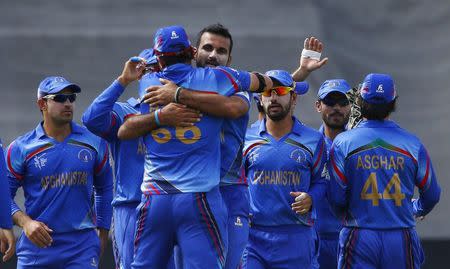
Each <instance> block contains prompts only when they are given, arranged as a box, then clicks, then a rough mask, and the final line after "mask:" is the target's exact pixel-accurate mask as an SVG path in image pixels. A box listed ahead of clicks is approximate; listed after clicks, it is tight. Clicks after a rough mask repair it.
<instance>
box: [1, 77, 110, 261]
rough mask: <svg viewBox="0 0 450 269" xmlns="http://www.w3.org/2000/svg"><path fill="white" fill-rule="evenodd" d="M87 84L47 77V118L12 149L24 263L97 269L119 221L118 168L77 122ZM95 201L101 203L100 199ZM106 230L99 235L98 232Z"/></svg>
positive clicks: (42, 100)
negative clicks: (115, 216) (114, 217)
mask: <svg viewBox="0 0 450 269" xmlns="http://www.w3.org/2000/svg"><path fill="white" fill-rule="evenodd" d="M80 91H81V89H80V87H79V86H78V85H76V84H74V83H71V82H69V81H67V80H66V79H65V78H63V77H57V76H52V77H47V78H45V79H44V80H43V81H42V82H41V83H40V84H39V88H38V92H37V98H38V100H37V104H38V106H39V109H40V111H41V113H42V115H43V121H42V122H41V123H39V124H38V125H37V127H36V128H35V129H34V130H32V131H30V132H28V133H26V134H25V135H22V136H20V137H18V138H17V139H16V140H14V141H13V142H12V143H11V144H10V146H9V148H8V151H7V158H6V160H7V166H8V176H9V183H10V188H11V196H12V198H13V199H14V196H15V195H16V191H17V189H18V188H20V187H22V188H23V191H24V194H25V211H24V212H23V211H22V210H20V208H19V207H18V206H17V204H16V203H15V202H12V206H11V207H12V208H11V209H12V216H13V220H14V223H15V224H16V225H18V226H20V227H21V228H22V229H23V233H22V235H21V236H20V238H19V240H18V243H17V256H18V263H17V268H20V269H22V268H61V269H63V268H65V269H67V268H70V269H75V268H77V269H78V268H79V269H82V268H84V269H86V268H97V267H98V261H99V256H100V253H101V251H102V250H103V248H104V247H105V245H106V243H107V240H108V230H109V227H110V224H111V214H112V209H111V201H112V171H111V167H110V164H109V153H108V147H107V144H106V142H105V141H104V140H102V139H100V138H99V137H97V136H95V135H93V134H92V133H90V132H89V131H88V130H87V129H86V128H84V127H81V126H79V125H78V124H76V123H74V122H73V121H72V118H73V110H74V105H75V103H74V102H75V100H76V97H77V93H79V92H80ZM92 199H94V204H93V202H92ZM97 232H98V235H97Z"/></svg>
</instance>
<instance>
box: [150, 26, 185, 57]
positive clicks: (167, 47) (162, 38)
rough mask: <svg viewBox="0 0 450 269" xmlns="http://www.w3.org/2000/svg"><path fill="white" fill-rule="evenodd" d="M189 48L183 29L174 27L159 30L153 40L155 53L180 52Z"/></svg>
mask: <svg viewBox="0 0 450 269" xmlns="http://www.w3.org/2000/svg"><path fill="white" fill-rule="evenodd" d="M190 46H191V42H190V41H189V38H188V36H187V34H186V31H185V30H184V28H183V27H181V26H178V25H174V26H168V27H163V28H159V29H158V31H156V34H155V39H154V47H153V49H154V50H155V53H157V54H158V53H171V52H172V53H175V52H181V51H183V50H185V49H186V48H189V47H190Z"/></svg>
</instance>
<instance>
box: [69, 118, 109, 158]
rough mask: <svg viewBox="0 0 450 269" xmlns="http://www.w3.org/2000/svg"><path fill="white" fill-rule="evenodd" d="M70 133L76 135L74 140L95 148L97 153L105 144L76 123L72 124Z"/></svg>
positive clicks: (101, 139)
mask: <svg viewBox="0 0 450 269" xmlns="http://www.w3.org/2000/svg"><path fill="white" fill-rule="evenodd" d="M72 129H73V130H72V133H75V134H77V136H76V139H77V140H78V141H80V142H82V143H85V144H87V145H90V146H91V147H93V148H95V149H96V150H97V151H98V150H99V149H101V145H102V144H104V143H106V141H105V140H104V139H103V138H101V137H99V136H97V135H95V134H94V133H92V132H91V131H89V130H88V129H87V128H86V127H84V126H81V125H79V124H77V123H75V122H74V123H73V124H72Z"/></svg>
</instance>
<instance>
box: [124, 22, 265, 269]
mask: <svg viewBox="0 0 450 269" xmlns="http://www.w3.org/2000/svg"><path fill="white" fill-rule="evenodd" d="M154 40H155V46H154V49H155V52H156V55H157V58H158V62H159V64H160V67H161V72H158V73H153V74H148V75H144V77H143V78H142V79H141V96H143V95H144V94H145V89H146V88H148V87H149V86H152V85H161V83H160V81H159V79H160V78H164V79H170V80H172V81H174V82H176V83H177V84H179V85H180V87H185V88H190V89H194V90H198V91H207V92H209V93H211V94H214V93H220V94H223V95H227V96H230V95H232V94H234V93H235V92H237V91H242V90H253V91H257V90H259V91H262V90H264V89H266V88H270V87H273V85H274V82H273V81H272V79H271V78H270V77H268V76H264V75H261V74H258V73H252V74H251V73H248V72H245V71H236V70H233V69H231V68H227V67H221V68H220V69H218V68H204V69H202V68H193V67H192V66H191V65H190V62H191V59H192V58H193V49H192V47H191V46H190V42H189V40H188V38H187V35H186V32H185V31H184V29H183V28H182V27H180V26H170V27H165V28H161V29H159V30H158V31H157V33H156V35H155V39H154ZM180 89H181V88H180ZM179 91H180V90H178V92H179ZM174 97H176V98H175V99H174V101H178V97H179V96H178V95H176V96H174ZM150 109H151V113H149V114H147V115H142V116H136V117H132V118H130V119H129V120H127V121H126V122H125V123H124V124H123V125H122V126H121V128H120V129H119V137H120V138H133V137H135V136H137V135H142V134H147V135H146V136H145V137H144V141H145V143H146V147H147V152H148V153H147V155H146V162H145V171H144V182H143V184H142V187H141V189H142V191H143V192H144V195H145V196H144V197H143V199H142V201H141V205H140V208H139V211H140V212H139V217H138V226H137V233H136V238H135V259H134V262H133V265H132V266H133V268H161V267H162V266H164V264H166V263H167V260H168V259H169V255H170V253H171V250H172V248H173V245H174V244H175V243H178V244H179V246H180V248H181V252H182V253H183V259H184V265H185V266H186V267H188V268H223V266H224V265H225V259H226V249H227V233H226V221H227V220H226V216H227V213H226V208H225V206H224V204H223V201H222V198H221V196H220V192H219V188H218V186H219V180H220V130H221V125H222V119H221V118H217V117H212V116H209V115H206V114H205V115H203V117H202V119H201V120H200V121H199V122H198V123H196V124H194V125H192V126H190V127H186V128H172V127H166V126H160V128H159V129H156V130H153V131H151V132H150V133H149V130H150V127H153V126H152V119H153V120H155V121H156V124H157V125H161V123H160V121H159V118H160V116H161V115H164V114H161V110H160V109H159V108H158V107H151V108H150ZM142 111H143V112H144V113H145V112H148V111H149V110H148V108H147V109H145V108H143V109H142ZM149 115H150V116H149ZM149 125H150V127H149ZM179 212H184V214H179ZM168 213H169V214H168ZM162 223H164V225H162ZM192 246H195V247H192Z"/></svg>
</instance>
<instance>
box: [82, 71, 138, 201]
mask: <svg viewBox="0 0 450 269" xmlns="http://www.w3.org/2000/svg"><path fill="white" fill-rule="evenodd" d="M124 90H125V88H124V87H123V86H122V85H121V84H120V83H119V82H118V81H117V80H116V81H114V82H113V83H112V84H111V85H110V86H109V87H108V88H107V89H106V90H104V91H103V92H102V93H101V94H100V95H99V96H98V97H97V98H95V100H94V102H92V104H91V105H90V106H89V107H88V108H87V109H86V111H85V112H84V114H83V118H82V120H83V124H84V125H85V126H86V127H87V128H88V129H89V131H91V132H93V133H94V134H96V135H98V136H101V137H103V138H104V139H105V140H106V141H108V144H109V146H110V150H111V155H112V157H113V160H114V174H115V180H116V181H115V185H114V194H115V195H114V200H113V206H116V205H120V204H125V203H139V202H140V201H141V195H142V193H141V190H140V186H141V183H142V175H143V174H144V156H145V152H146V150H145V144H144V140H143V138H142V137H139V138H137V139H131V140H120V139H119V138H118V137H117V131H118V130H119V128H120V126H121V125H122V123H123V122H124V121H125V120H126V119H127V118H128V117H130V116H134V115H136V114H138V113H139V110H140V104H139V102H138V101H137V100H136V99H134V98H130V99H129V100H128V101H127V102H126V103H122V102H117V100H118V99H119V97H120V95H122V93H123V92H124Z"/></svg>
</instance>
